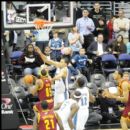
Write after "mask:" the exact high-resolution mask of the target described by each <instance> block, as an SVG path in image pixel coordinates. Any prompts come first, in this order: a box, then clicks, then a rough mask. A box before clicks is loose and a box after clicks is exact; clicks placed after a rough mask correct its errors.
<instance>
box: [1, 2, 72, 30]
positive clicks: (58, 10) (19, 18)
mask: <svg viewBox="0 0 130 130" xmlns="http://www.w3.org/2000/svg"><path fill="white" fill-rule="evenodd" d="M2 10H3V23H4V29H31V28H34V24H33V20H34V19H35V18H37V17H42V18H43V19H46V20H48V21H52V22H53V24H52V26H53V27H68V26H72V25H73V2H69V1H62V2H60V1H49V2H47V1H42V2H40V1H37V2H36V3H34V2H25V1H24V2H22V1H20V2H15V1H11V2H7V1H6V2H2Z"/></svg>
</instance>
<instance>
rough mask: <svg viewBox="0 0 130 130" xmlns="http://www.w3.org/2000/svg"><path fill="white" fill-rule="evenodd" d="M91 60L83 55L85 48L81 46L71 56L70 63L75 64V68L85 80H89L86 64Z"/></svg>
mask: <svg viewBox="0 0 130 130" xmlns="http://www.w3.org/2000/svg"><path fill="white" fill-rule="evenodd" d="M89 62H90V63H91V62H92V61H91V60H90V59H88V57H87V55H85V49H84V48H81V49H80V51H79V54H77V55H75V56H74V57H73V58H72V63H73V64H75V67H76V69H78V70H79V71H80V72H81V73H82V74H84V75H85V76H86V77H87V80H90V77H89V76H90V75H89V69H88V64H89Z"/></svg>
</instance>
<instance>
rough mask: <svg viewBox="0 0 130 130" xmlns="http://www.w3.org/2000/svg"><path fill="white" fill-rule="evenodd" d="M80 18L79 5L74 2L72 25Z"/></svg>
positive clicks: (80, 10)
mask: <svg viewBox="0 0 130 130" xmlns="http://www.w3.org/2000/svg"><path fill="white" fill-rule="evenodd" d="M81 17H82V9H81V7H80V3H79V2H78V1H75V2H74V25H75V24H76V20H77V19H78V18H81Z"/></svg>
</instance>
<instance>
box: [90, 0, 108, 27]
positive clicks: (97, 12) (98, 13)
mask: <svg viewBox="0 0 130 130" xmlns="http://www.w3.org/2000/svg"><path fill="white" fill-rule="evenodd" d="M89 17H90V18H92V19H93V21H94V24H95V27H96V28H97V26H98V19H99V18H100V17H103V18H104V20H106V16H105V14H104V11H103V10H102V8H101V6H100V3H99V2H95V3H94V5H93V9H92V10H91V11H90V15H89Z"/></svg>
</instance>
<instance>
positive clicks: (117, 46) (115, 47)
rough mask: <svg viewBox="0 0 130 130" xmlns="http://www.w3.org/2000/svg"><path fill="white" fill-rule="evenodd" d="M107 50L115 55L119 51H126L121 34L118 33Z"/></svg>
mask: <svg viewBox="0 0 130 130" xmlns="http://www.w3.org/2000/svg"><path fill="white" fill-rule="evenodd" d="M109 51H110V52H112V54H114V55H115V56H116V57H118V55H119V54H121V53H126V52H127V48H126V45H125V44H124V38H123V36H122V35H118V36H117V38H116V39H115V41H113V43H112V44H111V45H110V48H109Z"/></svg>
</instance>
